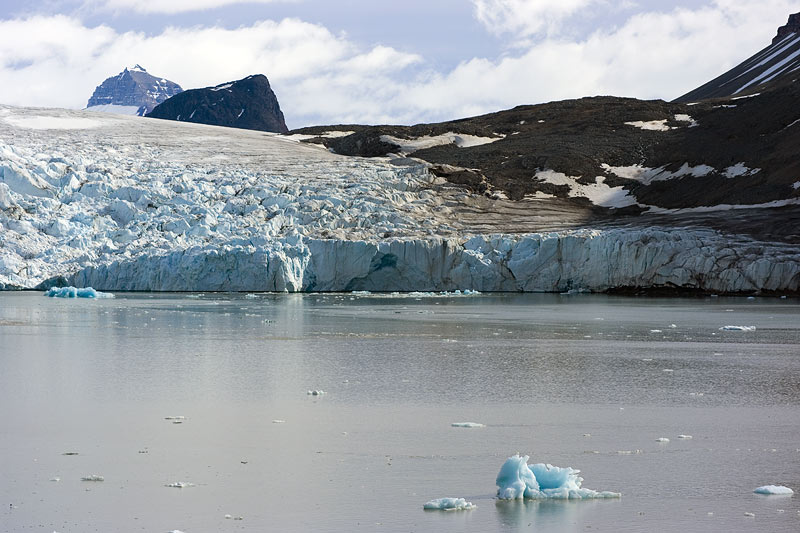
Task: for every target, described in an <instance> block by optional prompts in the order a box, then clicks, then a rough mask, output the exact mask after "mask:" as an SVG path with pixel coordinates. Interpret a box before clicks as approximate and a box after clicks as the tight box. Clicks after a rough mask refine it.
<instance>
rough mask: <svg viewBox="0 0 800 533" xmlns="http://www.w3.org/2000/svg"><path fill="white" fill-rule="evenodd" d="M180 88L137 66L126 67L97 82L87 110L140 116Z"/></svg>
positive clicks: (177, 91) (178, 91) (176, 92)
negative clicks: (116, 73) (98, 83)
mask: <svg viewBox="0 0 800 533" xmlns="http://www.w3.org/2000/svg"><path fill="white" fill-rule="evenodd" d="M182 91H183V89H181V86H180V85H178V84H177V83H175V82H172V81H169V80H167V79H165V78H157V77H156V76H153V75H151V74H149V73H148V72H147V71H146V70H145V69H144V68H142V67H141V66H140V65H136V66H134V67H131V68H126V69H125V70H123V71H122V72H120V73H119V74H118V75H116V76H112V77H110V78H108V79H107V80H105V81H104V82H103V83H101V84H100V85H99V86H98V87H97V88H96V89H95V90H94V94H92V97H91V98H89V103H88V104H87V106H86V107H87V109H92V110H97V111H109V112H112V113H123V114H136V115H139V116H144V115H146V114H147V113H149V112H150V111H152V110H153V108H154V107H156V106H157V105H158V104H160V103H161V102H163V101H165V100H167V99H168V98H170V97H172V96H175V95H176V94H179V93H181V92H182Z"/></svg>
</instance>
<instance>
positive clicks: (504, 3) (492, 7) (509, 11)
mask: <svg viewBox="0 0 800 533" xmlns="http://www.w3.org/2000/svg"><path fill="white" fill-rule="evenodd" d="M471 1H472V3H473V4H474V6H475V17H476V18H477V19H478V21H479V22H481V24H483V25H484V26H486V28H487V29H488V30H489V31H490V32H492V33H494V34H497V35H502V34H504V33H511V34H515V35H518V36H522V37H528V36H530V35H533V34H536V33H539V32H542V31H552V30H554V29H555V27H556V26H557V25H558V24H559V23H560V22H562V21H563V20H564V19H566V18H567V17H569V16H571V15H574V14H575V13H576V12H578V11H579V10H581V9H584V8H586V7H588V6H590V5H592V4H596V3H598V2H601V1H602V0H555V1H551V0H471Z"/></svg>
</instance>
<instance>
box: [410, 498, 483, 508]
mask: <svg viewBox="0 0 800 533" xmlns="http://www.w3.org/2000/svg"><path fill="white" fill-rule="evenodd" d="M476 507H477V505H475V504H474V503H472V502H468V501H467V500H465V499H464V498H439V499H437V500H431V501H429V502H428V503H426V504H425V505H423V506H422V508H423V509H428V510H438V511H469V510H471V509H475V508H476Z"/></svg>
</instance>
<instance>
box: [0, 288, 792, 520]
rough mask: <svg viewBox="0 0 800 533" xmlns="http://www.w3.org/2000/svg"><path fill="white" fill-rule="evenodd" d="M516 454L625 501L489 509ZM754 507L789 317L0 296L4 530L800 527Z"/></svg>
mask: <svg viewBox="0 0 800 533" xmlns="http://www.w3.org/2000/svg"><path fill="white" fill-rule="evenodd" d="M673 325H674V327H671V326H673ZM725 325H742V326H756V328H757V329H756V330H755V331H750V332H735V331H720V330H719V328H720V327H722V326H725ZM312 389H313V390H324V391H326V394H324V395H322V396H319V397H315V396H309V395H308V394H307V391H309V390H312ZM173 416H184V417H186V418H185V420H182V421H180V422H181V423H175V422H178V420H167V419H166V417H173ZM273 421H283V422H280V423H277V422H273ZM453 422H478V423H482V424H485V425H486V427H484V428H476V429H466V428H454V427H451V424H452V423H453ZM680 434H686V435H692V437H693V438H692V439H690V440H682V439H678V435H680ZM660 437H667V438H669V439H670V442H669V443H658V442H656V439H658V438H660ZM517 452H519V453H522V454H524V455H530V456H531V462H547V463H552V464H555V465H559V466H572V467H574V468H579V469H581V471H582V475H583V477H584V478H585V481H584V487H588V488H592V489H596V490H611V491H617V492H622V493H623V497H622V499H621V500H618V501H595V502H501V501H497V500H495V499H494V494H495V490H496V488H495V486H494V479H495V476H496V475H497V472H498V471H499V469H500V466H501V465H502V463H503V461H504V460H505V459H506V458H507V457H509V456H510V455H513V454H514V453H517ZM65 453H77V454H78V455H64V454H65ZM90 474H98V475H102V476H104V478H105V481H104V482H102V483H92V482H85V481H81V477H83V476H88V475H90ZM56 477H57V478H60V481H50V480H51V479H53V478H56ZM178 481H185V482H189V483H193V484H194V486H191V487H187V488H183V489H177V488H168V487H165V485H166V484H169V483H174V482H178ZM765 484H782V485H787V486H789V487H792V488H794V489H795V491H798V489H800V302H798V300H796V299H794V300H792V299H790V300H779V299H772V298H758V299H755V300H748V299H745V298H696V299H680V298H672V299H658V298H623V297H610V296H597V295H591V296H590V295H573V296H566V295H480V296H469V297H449V298H443V297H423V296H417V297H399V296H379V295H372V296H351V295H257V296H251V297H247V296H245V295H217V294H206V295H147V294H134V295H117V298H115V299H113V300H97V301H87V300H55V299H50V298H44V297H42V296H41V295H40V294H37V293H24V294H22V293H0V495H2V497H0V505H2V507H0V531H14V532H16V531H47V532H48V533H49V532H52V531H59V532H61V533H65V532H70V531H75V532H87V531H156V532H158V531H170V530H174V529H180V530H181V531H185V532H187V533H191V532H199V531H241V530H248V531H267V530H271V531H309V530H312V529H313V530H315V531H465V530H469V531H517V530H537V529H538V530H549V531H644V530H652V531H675V530H681V531H708V530H728V531H753V530H763V531H797V530H798V529H800V498H799V497H798V496H797V495H795V496H794V497H774V496H773V497H764V496H758V495H755V494H753V493H752V491H753V489H755V488H756V487H758V486H760V485H765ZM445 496H447V497H464V498H466V499H467V500H468V501H472V502H473V503H475V504H477V506H478V508H477V509H476V510H473V511H466V512H449V513H445V512H426V511H423V510H422V505H423V504H424V503H425V502H426V501H428V500H431V499H434V498H440V497H445ZM709 513H713V514H709ZM744 513H753V514H754V515H755V516H754V517H750V516H745V514H744ZM226 515H230V516H231V518H226ZM238 517H241V518H242V520H236V518H238Z"/></svg>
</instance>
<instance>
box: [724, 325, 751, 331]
mask: <svg viewBox="0 0 800 533" xmlns="http://www.w3.org/2000/svg"><path fill="white" fill-rule="evenodd" d="M719 330H720V331H755V330H756V327H755V326H722V327H721V328H719Z"/></svg>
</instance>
